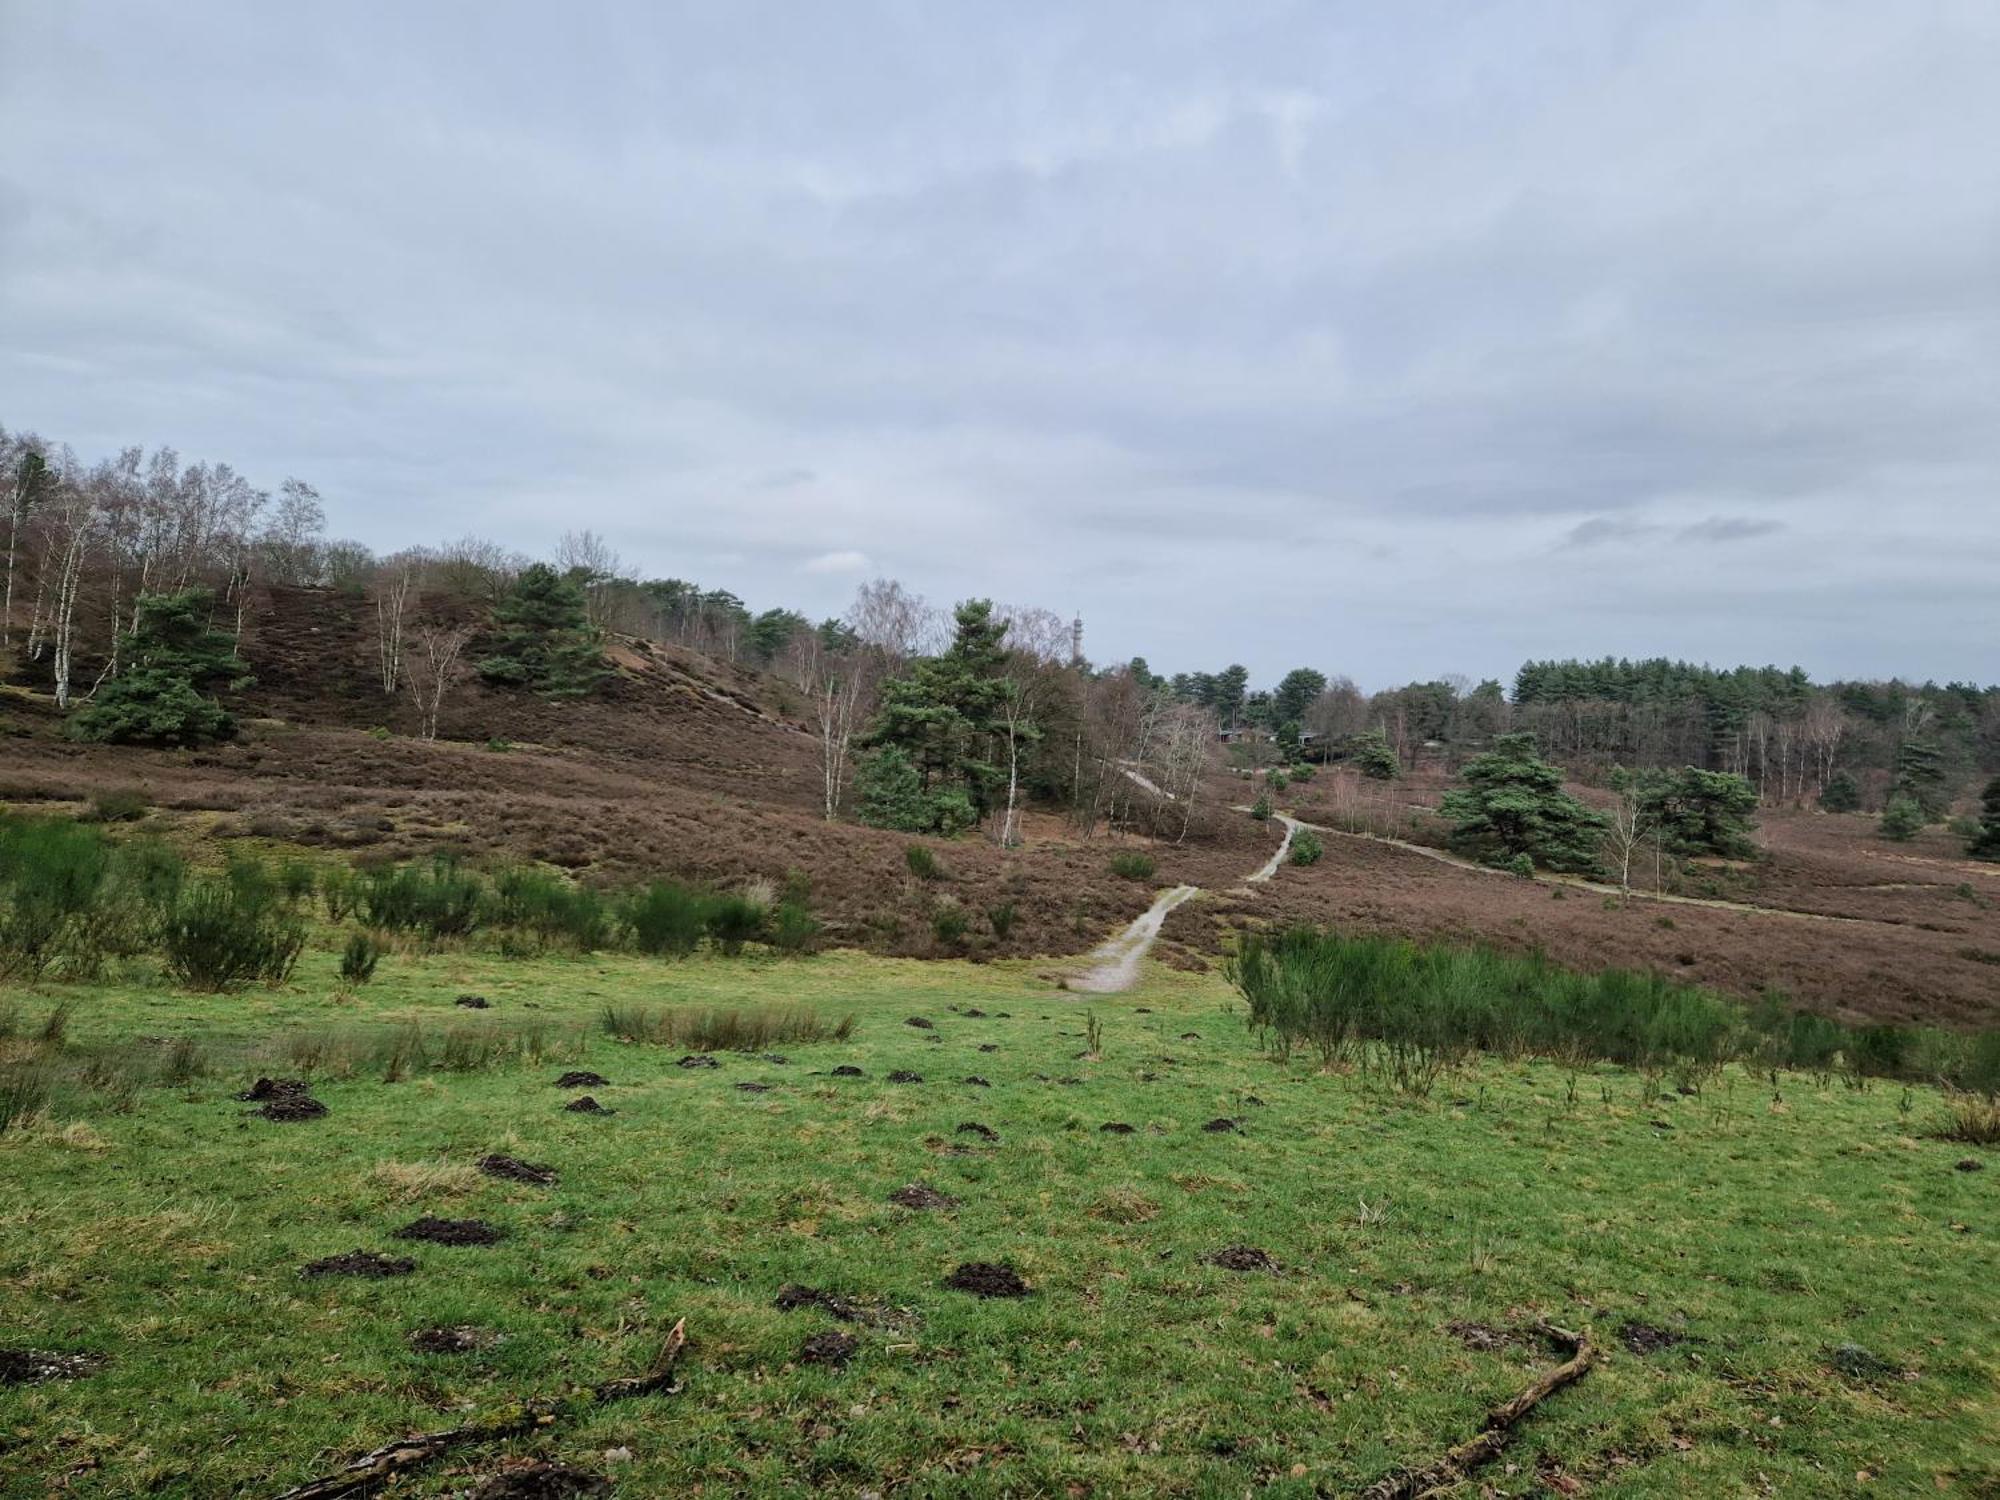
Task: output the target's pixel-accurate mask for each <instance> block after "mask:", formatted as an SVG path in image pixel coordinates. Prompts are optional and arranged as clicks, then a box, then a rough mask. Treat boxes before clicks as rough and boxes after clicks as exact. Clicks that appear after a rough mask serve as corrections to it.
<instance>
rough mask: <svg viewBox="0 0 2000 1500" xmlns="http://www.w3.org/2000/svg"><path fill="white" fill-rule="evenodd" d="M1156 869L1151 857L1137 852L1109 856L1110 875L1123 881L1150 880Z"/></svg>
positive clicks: (1131, 851)
mask: <svg viewBox="0 0 2000 1500" xmlns="http://www.w3.org/2000/svg"><path fill="white" fill-rule="evenodd" d="M1158 868H1159V866H1158V865H1157V864H1156V863H1154V860H1153V856H1152V855H1150V854H1141V853H1139V852H1138V851H1137V850H1128V851H1126V852H1125V853H1123V854H1114V855H1112V856H1111V873H1112V874H1113V875H1116V876H1118V877H1119V878H1120V879H1123V880H1151V879H1152V878H1153V872H1154V871H1155V870H1157V869H1158Z"/></svg>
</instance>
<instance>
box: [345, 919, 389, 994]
mask: <svg viewBox="0 0 2000 1500" xmlns="http://www.w3.org/2000/svg"><path fill="white" fill-rule="evenodd" d="M381 961H382V945H381V944H380V943H379V942H377V941H376V940H375V939H374V937H372V936H371V935H370V934H368V933H365V932H357V933H354V934H352V935H350V936H349V938H348V939H347V946H346V947H345V948H343V949H341V950H340V977H341V979H342V981H343V982H345V983H347V984H366V983H368V981H369V980H371V979H373V978H374V977H375V965H376V964H378V963H380V962H381Z"/></svg>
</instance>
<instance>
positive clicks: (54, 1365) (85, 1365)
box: [0, 1349, 104, 1385]
mask: <svg viewBox="0 0 2000 1500" xmlns="http://www.w3.org/2000/svg"><path fill="white" fill-rule="evenodd" d="M103 1363H104V1359H103V1356H102V1355H97V1354H55V1353H52V1352H50V1351H49V1350H46V1349H0V1385H39V1384H41V1383H42V1382H43V1381H44V1380H75V1379H76V1378H77V1377H79V1376H82V1375H88V1374H89V1373H90V1372H91V1371H92V1370H95V1369H96V1368H97V1367H98V1366H99V1365H101V1364H103Z"/></svg>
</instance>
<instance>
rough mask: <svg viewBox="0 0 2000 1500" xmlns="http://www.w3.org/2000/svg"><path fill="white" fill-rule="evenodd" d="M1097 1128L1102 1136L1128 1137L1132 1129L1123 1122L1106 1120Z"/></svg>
mask: <svg viewBox="0 0 2000 1500" xmlns="http://www.w3.org/2000/svg"><path fill="white" fill-rule="evenodd" d="M1097 1128H1098V1130H1099V1131H1100V1132H1101V1133H1102V1134H1104V1135H1130V1134H1131V1133H1132V1127H1131V1126H1130V1125H1127V1124H1126V1123H1125V1122H1124V1121H1123V1120H1106V1121H1105V1122H1104V1123H1103V1124H1102V1125H1100V1126H1098V1127H1097Z"/></svg>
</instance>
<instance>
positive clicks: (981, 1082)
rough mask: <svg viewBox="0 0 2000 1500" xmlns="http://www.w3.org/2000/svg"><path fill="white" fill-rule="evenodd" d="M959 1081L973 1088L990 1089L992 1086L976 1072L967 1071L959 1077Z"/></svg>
mask: <svg viewBox="0 0 2000 1500" xmlns="http://www.w3.org/2000/svg"><path fill="white" fill-rule="evenodd" d="M959 1082H960V1083H963V1084H967V1085H969V1086H970V1087H972V1088H975V1089H990V1088H992V1087H993V1085H992V1084H990V1083H988V1082H987V1081H986V1080H985V1079H984V1078H981V1077H980V1076H979V1075H978V1074H977V1073H968V1074H967V1075H966V1076H965V1077H963V1078H961V1079H959Z"/></svg>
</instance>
